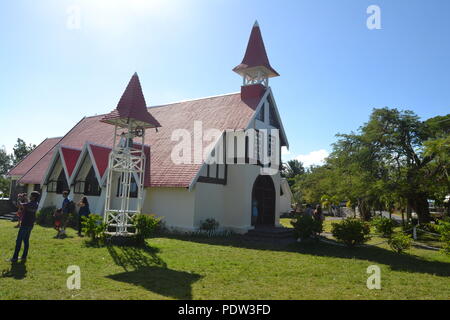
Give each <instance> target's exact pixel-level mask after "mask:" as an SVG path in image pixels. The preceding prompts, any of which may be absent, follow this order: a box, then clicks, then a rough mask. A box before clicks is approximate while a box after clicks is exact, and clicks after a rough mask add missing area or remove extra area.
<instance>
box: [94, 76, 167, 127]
mask: <svg viewBox="0 0 450 320" xmlns="http://www.w3.org/2000/svg"><path fill="white" fill-rule="evenodd" d="M130 119H132V120H137V121H139V122H141V124H140V125H141V126H143V127H148V128H154V127H160V126H161V125H160V124H159V122H158V121H157V120H156V119H155V118H154V117H153V116H152V115H151V114H150V113H149V112H148V110H147V104H146V103H145V98H144V94H143V93H142V88H141V83H140V81H139V77H138V75H137V73H135V74H134V75H133V76H132V77H131V80H130V82H129V83H128V85H127V88H126V89H125V91H124V93H123V94H122V97H121V98H120V100H119V103H118V104H117V108H116V109H115V110H113V111H112V112H111V113H109V114H107V115H105V116H104V117H103V118H102V119H101V121H102V122H106V123H109V124H116V123H117V124H118V125H120V126H123V127H126V126H127V125H126V124H127V123H128V120H130ZM121 120H122V121H121Z"/></svg>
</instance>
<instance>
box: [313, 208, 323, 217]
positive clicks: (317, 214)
mask: <svg viewBox="0 0 450 320" xmlns="http://www.w3.org/2000/svg"><path fill="white" fill-rule="evenodd" d="M313 217H314V219H315V220H316V221H323V214H322V208H321V207H320V204H318V205H317V206H316V209H315V210H314V214H313Z"/></svg>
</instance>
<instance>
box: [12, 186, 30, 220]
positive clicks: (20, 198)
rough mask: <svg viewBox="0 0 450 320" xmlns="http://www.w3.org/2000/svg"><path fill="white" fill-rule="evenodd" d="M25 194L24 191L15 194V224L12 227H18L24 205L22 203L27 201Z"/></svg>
mask: <svg viewBox="0 0 450 320" xmlns="http://www.w3.org/2000/svg"><path fill="white" fill-rule="evenodd" d="M27 202H28V199H27V194H26V193H19V194H18V196H17V213H16V215H17V225H15V226H14V228H19V227H20V222H21V221H22V217H23V212H24V207H23V204H24V203H27Z"/></svg>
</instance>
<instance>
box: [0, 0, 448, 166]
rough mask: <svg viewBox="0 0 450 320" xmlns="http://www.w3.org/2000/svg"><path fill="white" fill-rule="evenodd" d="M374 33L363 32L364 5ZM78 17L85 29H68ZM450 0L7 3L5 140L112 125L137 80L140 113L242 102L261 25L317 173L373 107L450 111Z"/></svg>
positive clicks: (0, 75)
mask: <svg viewBox="0 0 450 320" xmlns="http://www.w3.org/2000/svg"><path fill="white" fill-rule="evenodd" d="M373 4H375V5H378V6H379V7H380V9H381V27H382V29H381V30H369V29H368V28H367V26H366V20H367V18H368V16H369V15H368V14H367V13H366V10H367V7H368V6H369V5H373ZM74 8H75V10H78V9H79V10H80V11H79V12H80V18H81V20H80V28H79V29H77V28H75V29H73V28H69V27H68V25H67V24H68V21H69V22H70V21H72V20H70V17H72V16H73V15H71V14H72V13H73V12H74V11H73V10H74ZM448 12H450V1H446V0H430V1H425V0H421V1H419V0H389V1H381V0H371V1H365V0H340V1H337V0H292V1H283V0H280V1H264V0H246V1H239V0H203V1H201V0H197V1H188V0H179V1H177V0H127V1H126V0H85V1H81V0H80V1H78V0H70V1H69V0H68V1H65V0H40V1H35V0H15V1H1V3H0V40H1V42H0V112H1V118H0V119H1V120H0V121H1V126H0V128H1V139H0V146H2V145H4V146H5V147H6V148H7V150H8V151H11V149H12V146H13V145H14V143H15V141H16V139H17V137H21V138H22V139H24V140H25V141H26V142H28V143H35V144H38V143H39V142H41V141H42V140H43V139H44V138H46V137H54V136H61V135H63V134H65V133H66V132H67V131H68V130H69V129H70V128H71V127H73V126H74V125H75V124H76V123H77V122H78V121H79V120H80V119H81V118H82V117H83V116H86V115H87V116H89V115H94V114H100V113H106V112H109V111H110V110H112V109H113V108H114V107H115V105H116V104H117V102H118V99H119V98H120V95H121V94H122V92H123V90H124V88H125V86H126V84H127V82H128V80H129V79H130V77H131V75H132V74H133V73H134V72H135V71H137V72H138V74H139V76H140V79H141V83H142V86H143V90H144V95H145V97H146V100H147V103H148V104H149V105H158V104H163V103H169V102H174V101H177V100H186V99H193V98H199V97H206V96H212V95H219V94H224V93H230V92H237V91H239V90H240V85H241V83H242V81H241V79H240V77H239V76H238V75H236V74H235V73H233V72H232V71H231V69H232V68H233V67H234V66H235V65H237V64H238V63H240V61H241V59H242V57H243V55H244V51H245V47H246V44H247V40H248V37H249V34H250V30H251V27H252V25H253V22H254V21H255V19H257V20H258V21H259V24H260V26H261V30H262V35H263V38H264V41H265V44H266V49H267V51H268V55H269V58H270V61H271V64H272V66H273V67H274V68H275V69H276V70H277V71H278V72H279V73H280V74H281V76H280V77H279V78H275V79H272V80H271V87H272V89H273V91H274V94H275V98H276V100H277V104H278V107H279V109H280V110H279V111H280V113H281V116H282V119H283V123H284V126H285V129H286V132H287V135H288V138H289V142H290V146H291V149H290V154H288V155H285V159H289V158H294V157H299V158H300V159H302V160H304V161H306V162H311V161H317V158H320V157H321V156H323V155H325V154H326V152H329V151H330V150H331V146H330V144H331V143H332V142H334V141H335V134H336V133H338V132H342V133H343V132H349V131H351V130H356V129H357V128H358V127H359V126H360V125H361V124H363V123H364V122H365V121H366V120H367V119H368V116H369V114H370V112H371V110H372V108H375V107H385V106H388V107H397V108H400V109H410V110H413V111H415V112H416V113H417V114H418V115H419V116H420V117H422V118H423V119H426V118H429V117H432V116H435V115H443V114H447V113H449V112H450V90H449V89H450V81H449V80H450V72H449V70H450V54H449V53H450V19H448Z"/></svg>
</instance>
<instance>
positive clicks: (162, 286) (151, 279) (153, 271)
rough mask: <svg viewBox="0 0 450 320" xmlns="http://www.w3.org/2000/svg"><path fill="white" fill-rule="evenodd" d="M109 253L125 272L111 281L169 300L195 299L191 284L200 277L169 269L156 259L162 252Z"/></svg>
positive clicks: (112, 249) (110, 248)
mask: <svg viewBox="0 0 450 320" xmlns="http://www.w3.org/2000/svg"><path fill="white" fill-rule="evenodd" d="M107 249H108V252H109V254H110V255H111V257H112V259H113V261H114V263H116V264H117V265H118V266H120V267H122V268H123V269H124V270H125V272H123V273H119V274H114V275H110V276H108V278H110V279H113V280H115V281H120V282H126V283H130V284H133V285H136V286H140V287H143V288H145V289H146V290H148V291H152V292H155V293H158V294H160V295H163V296H166V297H171V298H175V299H192V284H193V283H194V282H196V281H197V280H199V279H200V278H201V276H200V275H198V274H194V273H188V272H183V271H176V270H170V269H168V268H167V265H166V263H165V262H164V261H163V260H162V259H161V258H160V257H158V255H157V254H158V253H159V249H157V248H153V247H150V246H147V245H145V246H142V247H133V246H120V247H118V246H108V247H107Z"/></svg>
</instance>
